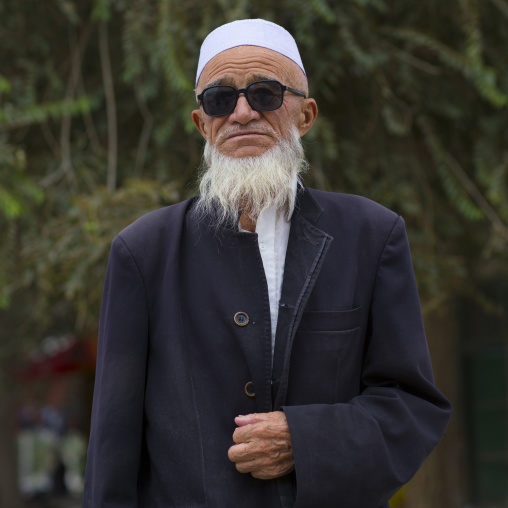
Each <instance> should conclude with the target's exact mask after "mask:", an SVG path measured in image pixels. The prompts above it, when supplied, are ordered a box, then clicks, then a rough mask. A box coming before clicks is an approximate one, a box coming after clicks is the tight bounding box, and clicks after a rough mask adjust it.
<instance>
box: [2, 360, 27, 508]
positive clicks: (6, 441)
mask: <svg viewBox="0 0 508 508" xmlns="http://www.w3.org/2000/svg"><path fill="white" fill-rule="evenodd" d="M4 367H5V366H4ZM14 387H15V384H14V381H13V380H12V379H9V377H8V374H6V373H5V370H4V372H3V375H0V508H22V507H23V506H24V503H23V502H22V499H21V495H20V492H19V487H18V451H17V445H16V430H15V426H14V422H15V419H14V404H15V394H16V390H15V388H14Z"/></svg>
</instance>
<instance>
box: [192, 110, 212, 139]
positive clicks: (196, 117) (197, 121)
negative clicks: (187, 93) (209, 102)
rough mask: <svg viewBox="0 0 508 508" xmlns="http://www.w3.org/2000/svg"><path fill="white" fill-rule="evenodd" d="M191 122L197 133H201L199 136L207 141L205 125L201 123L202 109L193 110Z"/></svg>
mask: <svg viewBox="0 0 508 508" xmlns="http://www.w3.org/2000/svg"><path fill="white" fill-rule="evenodd" d="M191 115H192V121H193V122H194V125H195V126H196V127H197V128H198V131H199V132H200V133H201V135H202V136H203V137H204V138H205V139H207V135H208V131H207V128H206V124H205V122H204V121H203V110H202V109H195V110H194V111H193V112H192V114H191Z"/></svg>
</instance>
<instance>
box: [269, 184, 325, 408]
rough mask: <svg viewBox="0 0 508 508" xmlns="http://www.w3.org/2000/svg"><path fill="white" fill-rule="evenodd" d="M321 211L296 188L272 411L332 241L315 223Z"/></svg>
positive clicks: (279, 399)
mask: <svg viewBox="0 0 508 508" xmlns="http://www.w3.org/2000/svg"><path fill="white" fill-rule="evenodd" d="M322 213H323V209H322V208H321V206H320V205H319V204H318V203H317V202H316V201H315V200H314V198H313V197H312V196H311V195H310V193H309V192H308V191H307V190H306V189H305V188H303V189H300V191H299V193H298V196H297V204H296V206H295V211H294V213H293V217H292V219H291V230H290V233H289V240H288V248H287V254H286V261H285V267H284V280H283V283H282V291H281V299H280V302H279V317H278V320H277V331H276V336H275V352H274V358H273V372H272V394H273V395H272V396H273V400H274V410H278V409H280V407H281V406H282V405H284V403H285V400H286V394H287V388H288V378H289V366H290V359H291V348H292V345H293V340H294V337H295V333H296V330H297V328H298V325H299V323H300V320H301V318H302V314H303V311H304V309H305V305H306V303H307V300H308V299H309V296H310V294H311V292H312V289H313V288H314V284H315V282H316V279H317V277H318V275H319V272H320V270H321V266H322V264H323V261H324V259H325V256H326V253H327V251H328V248H329V246H330V243H331V242H332V240H333V238H332V237H331V236H330V235H328V234H327V233H325V232H324V231H321V230H320V229H318V228H317V227H316V226H315V224H316V222H317V221H318V219H319V217H321V214H322Z"/></svg>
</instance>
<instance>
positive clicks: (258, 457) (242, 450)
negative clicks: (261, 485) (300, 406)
mask: <svg viewBox="0 0 508 508" xmlns="http://www.w3.org/2000/svg"><path fill="white" fill-rule="evenodd" d="M235 423H236V424H237V425H238V427H237V428H236V429H235V432H234V433H233V441H234V442H235V443H236V444H235V445H233V446H232V447H231V448H230V449H229V452H228V456H229V460H231V461H232V462H235V463H236V469H238V471H240V473H250V474H251V475H252V476H253V477H254V478H258V479H260V480H271V479H273V478H279V477H280V476H284V475H286V474H288V473H290V472H291V471H293V469H294V465H295V461H294V458H293V449H292V447H291V436H290V435H289V427H288V423H287V420H286V415H285V414H284V413H283V412H282V411H274V412H272V413H255V414H251V415H247V416H237V417H236V418H235Z"/></svg>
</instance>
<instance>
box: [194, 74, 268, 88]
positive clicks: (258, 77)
mask: <svg viewBox="0 0 508 508" xmlns="http://www.w3.org/2000/svg"><path fill="white" fill-rule="evenodd" d="M233 81H234V78H233V77H231V76H224V77H223V78H219V79H216V80H214V81H210V82H209V83H206V84H205V86H204V87H203V90H204V89H205V88H210V87H211V86H218V85H228V86H233ZM255 81H278V80H277V79H275V78H274V77H273V76H266V75H265V74H253V75H252V80H251V81H250V83H254V82H255ZM250 83H249V84H250ZM235 88H236V87H235Z"/></svg>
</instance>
